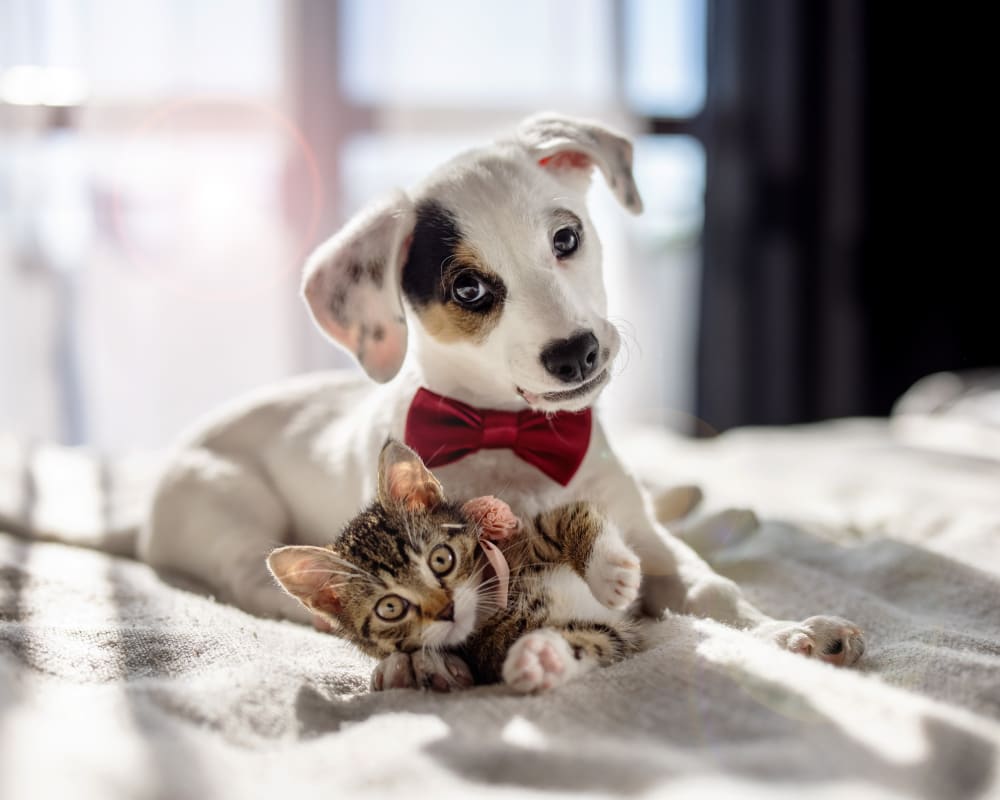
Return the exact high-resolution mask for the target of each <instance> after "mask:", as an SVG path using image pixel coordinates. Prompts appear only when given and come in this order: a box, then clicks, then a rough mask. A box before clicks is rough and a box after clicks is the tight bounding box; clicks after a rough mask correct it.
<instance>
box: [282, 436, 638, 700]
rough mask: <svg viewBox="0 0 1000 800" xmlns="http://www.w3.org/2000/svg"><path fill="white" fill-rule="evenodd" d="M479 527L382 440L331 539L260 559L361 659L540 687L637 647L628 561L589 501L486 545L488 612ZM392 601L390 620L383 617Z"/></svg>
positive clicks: (634, 584) (631, 562) (413, 462)
mask: <svg viewBox="0 0 1000 800" xmlns="http://www.w3.org/2000/svg"><path fill="white" fill-rule="evenodd" d="M479 533H480V531H479V530H478V529H477V527H476V525H475V524H474V522H472V521H470V520H469V519H468V518H467V517H466V515H465V514H464V512H463V511H462V507H461V506H460V505H457V504H454V503H450V502H448V501H447V500H445V499H444V498H443V496H442V494H441V490H440V485H439V484H438V483H437V481H436V480H435V479H434V478H433V476H432V475H431V474H430V472H428V471H427V470H426V469H425V468H424V466H423V464H422V463H421V462H420V460H419V457H418V456H417V455H416V454H415V453H413V452H412V451H411V450H409V449H408V448H406V447H405V446H404V445H401V444H399V443H398V442H389V443H388V444H387V445H386V448H385V450H383V455H382V459H381V464H380V476H379V492H378V497H377V498H376V500H375V501H374V502H373V503H372V504H371V505H370V506H369V507H368V508H366V509H365V510H364V511H363V512H362V513H360V514H359V515H358V516H357V517H355V518H354V519H353V520H352V521H351V522H350V523H349V524H348V525H347V527H346V528H345V529H344V531H343V532H342V533H341V535H340V536H339V537H338V538H337V540H336V541H335V542H334V543H333V544H332V545H330V546H329V547H328V548H314V547H285V548H281V549H279V550H276V551H275V552H274V553H272V555H271V556H270V557H269V559H268V564H269V566H270V567H271V570H272V572H273V573H274V575H275V577H276V578H277V579H278V581H279V582H280V583H281V584H282V586H284V587H285V589H286V590H287V591H288V592H289V593H290V594H292V595H293V596H294V597H296V598H298V599H299V600H300V602H302V603H303V604H304V605H306V606H307V607H308V608H310V609H312V610H313V611H315V612H316V613H317V614H320V615H322V616H323V617H325V618H326V619H328V620H329V621H330V622H331V623H332V625H333V629H334V633H336V634H338V635H340V636H342V637H344V638H346V639H348V640H349V641H351V642H352V643H354V644H355V645H356V646H358V647H359V648H360V649H361V650H363V651H364V652H366V653H368V654H369V655H371V656H373V657H376V658H383V657H386V656H388V655H390V654H392V653H396V652H410V653H412V652H416V651H420V650H448V651H450V652H453V653H457V654H459V655H461V656H462V657H463V658H464V659H465V660H466V662H467V663H468V665H469V667H470V668H471V670H472V672H473V675H474V677H475V679H476V682H477V683H493V682H497V681H501V680H504V681H506V682H507V683H510V684H511V685H512V686H514V688H517V689H520V690H522V691H531V690H534V689H539V688H547V687H549V686H553V685H557V684H559V683H561V682H563V681H564V680H567V679H569V678H570V677H572V676H573V675H576V674H579V673H580V672H584V671H587V670H589V669H591V668H593V667H596V666H606V665H608V664H611V663H614V662H615V661H619V660H621V659H622V658H625V657H626V656H628V655H631V654H632V653H635V652H636V651H637V650H638V649H639V648H640V646H641V639H640V635H639V627H638V624H637V623H636V622H634V621H633V620H632V619H631V618H630V617H629V616H628V615H627V614H626V611H625V607H627V606H628V605H629V604H630V603H631V601H632V600H634V599H635V595H636V593H637V591H638V582H639V571H638V566H639V562H638V559H637V558H636V557H635V556H634V554H632V552H631V551H630V550H629V549H628V548H627V546H626V545H625V544H624V542H623V541H622V540H621V537H620V535H619V534H618V532H617V531H616V530H615V529H614V528H613V527H612V526H610V525H609V523H608V522H607V520H606V519H605V518H604V517H603V516H602V515H601V514H600V513H598V511H597V510H596V509H594V508H593V507H592V506H590V505H589V504H586V503H572V504H569V505H565V506H560V507H558V508H555V509H551V510H549V511H546V512H543V513H541V514H538V515H537V516H536V517H535V518H534V519H531V520H522V526H521V530H520V532H519V533H518V534H517V535H516V536H515V537H514V538H513V540H512V541H511V542H509V543H502V544H500V547H501V549H502V550H503V553H504V555H505V557H506V559H507V561H508V563H509V565H510V571H511V578H510V593H509V599H508V602H507V605H506V607H505V608H502V609H497V608H496V605H495V604H494V603H493V602H492V594H493V592H492V590H493V588H494V584H495V582H496V580H497V579H496V578H495V577H490V574H491V571H490V569H489V564H488V562H487V560H486V558H485V557H484V555H483V553H482V550H481V549H480V547H479ZM449 553H450V557H451V558H452V561H451V562H449V563H450V567H448V568H447V570H444V569H443V565H444V564H445V562H448V561H449V555H448V554H449ZM437 573H440V574H437ZM386 598H389V599H388V600H387V599H386ZM400 603H401V604H402V606H405V611H404V612H403V613H402V615H401V616H400V618H399V619H385V618H384V617H386V616H389V617H394V616H395V615H396V614H397V613H398V612H399V610H400V607H401V606H400ZM380 604H382V605H380ZM386 611H388V612H390V613H388V614H386V613H385V612H386ZM380 612H381V613H380Z"/></svg>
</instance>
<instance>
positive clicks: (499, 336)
mask: <svg viewBox="0 0 1000 800" xmlns="http://www.w3.org/2000/svg"><path fill="white" fill-rule="evenodd" d="M595 167H596V168H597V169H598V170H600V172H601V173H602V174H603V175H604V178H605V180H606V181H607V182H608V185H609V186H610V187H611V190H612V191H613V192H614V195H615V197H616V198H617V199H618V200H619V201H620V202H621V204H622V205H623V206H624V207H625V208H626V209H628V210H629V211H631V212H633V213H638V212H639V211H641V209H642V202H641V200H640V198H639V192H638V190H637V189H636V185H635V182H634V180H633V177H632V146H631V144H630V143H629V141H628V140H626V139H625V138H623V137H622V136H619V135H618V134H616V133H614V132H612V131H610V130H608V129H606V128H604V127H602V126H600V125H598V124H595V123H593V122H589V121H584V120H576V119H569V118H566V117H561V116H555V115H540V116H536V117H532V118H530V119H528V120H526V121H525V122H524V123H523V124H522V125H521V126H520V127H519V129H518V130H517V132H516V134H515V135H514V136H512V137H510V138H508V139H504V140H501V141H498V142H495V143H493V144H491V145H489V146H486V147H483V148H481V149H478V150H473V151H471V152H468V153H465V154H463V155H460V156H458V157H457V158H455V159H453V160H451V161H449V162H448V163H446V164H445V165H444V166H442V167H441V168H440V169H438V170H437V171H436V172H435V173H433V174H432V175H431V176H430V177H429V178H428V179H427V180H426V181H425V182H424V183H423V184H422V185H420V186H418V187H417V188H416V189H415V190H414V191H412V192H410V193H404V192H402V191H399V192H396V193H395V194H393V195H392V196H390V197H389V198H387V199H385V200H383V201H382V202H380V203H377V204H375V205H373V206H372V207H370V208H368V209H367V210H365V211H363V212H362V213H360V214H359V215H358V216H357V217H356V218H355V219H353V220H351V221H350V222H349V223H348V224H347V225H346V226H345V227H344V228H343V230H341V231H340V232H339V233H338V234H336V235H335V236H334V237H333V238H331V239H330V240H329V241H327V242H326V243H324V244H323V245H322V246H320V247H319V248H318V249H317V251H316V252H315V253H314V254H313V255H312V256H311V258H310V259H309V261H308V263H307V265H306V268H305V277H304V282H303V293H304V296H305V299H306V301H307V303H308V305H309V309H310V311H311V313H312V316H313V319H314V320H315V321H316V323H317V324H318V325H319V327H320V328H321V329H322V331H323V332H324V333H325V334H326V335H327V336H328V337H329V338H330V339H331V340H333V341H334V342H336V343H337V344H339V345H341V346H343V347H345V348H347V349H348V350H349V351H350V352H351V353H353V354H354V356H355V357H356V358H357V360H358V362H359V363H360V365H361V366H362V367H363V368H364V370H365V372H366V373H367V374H368V376H370V377H371V378H373V379H374V380H375V381H377V383H373V382H372V381H370V380H367V379H365V378H364V377H363V376H360V375H353V374H351V375H342V374H333V375H322V376H313V377H306V378H302V379H297V380H293V381H290V382H288V383H285V384H283V385H280V386H276V387H274V388H272V389H270V390H268V391H265V392H262V393H259V394H257V395H256V396H254V397H251V398H248V399H247V400H245V401H243V402H241V403H237V404H236V405H234V406H232V407H230V408H228V409H227V410H225V411H224V412H223V413H222V414H220V415H218V416H216V417H215V418H214V419H213V420H211V421H209V422H208V423H207V424H205V425H203V426H201V427H200V429H199V430H198V431H197V433H195V434H194V435H193V436H191V437H190V438H188V439H187V440H186V441H185V442H184V443H183V444H182V445H181V446H180V448H179V449H178V450H177V451H176V453H175V455H174V456H173V458H172V461H171V464H170V466H169V468H168V470H167V471H166V473H165V475H164V476H163V478H162V480H161V482H160V485H159V487H158V489H157V492H156V495H155V500H154V503H153V506H152V510H151V513H150V516H149V518H148V522H147V524H146V526H145V527H144V529H143V531H142V533H141V535H140V541H139V548H138V550H139V554H140V557H141V558H143V559H144V560H145V561H147V562H148V563H150V564H152V565H154V566H156V567H161V568H167V569H171V570H177V571H180V572H182V573H186V574H188V575H191V576H194V577H196V578H198V579H200V580H201V581H203V582H205V583H206V584H208V585H209V586H210V587H211V588H212V589H213V590H214V591H215V592H216V593H217V595H218V596H219V597H220V598H222V599H225V600H227V601H229V602H232V603H235V604H237V605H239V606H240V607H242V608H244V609H246V610H248V611H251V612H253V613H256V614H262V615H272V616H273V615H280V616H286V617H289V618H297V619H302V618H303V611H302V609H301V607H300V606H298V605H297V604H295V603H294V601H292V600H291V599H290V598H288V597H286V596H285V595H283V594H282V593H281V592H280V591H279V590H278V588H277V587H276V586H274V585H273V584H272V581H271V578H270V576H269V574H268V572H267V569H266V567H265V557H266V556H267V554H268V552H269V551H270V550H271V549H272V548H274V547H276V546H277V545H280V544H286V543H291V542H294V543H300V544H311V545H324V544H327V543H329V542H330V541H331V540H332V539H333V537H334V536H335V535H336V533H337V532H338V530H339V529H340V527H341V526H342V525H344V524H345V523H346V522H347V521H348V520H349V519H350V518H351V517H352V516H353V515H354V514H356V513H357V511H358V510H359V508H360V507H361V506H362V504H364V503H366V502H367V501H369V500H370V499H371V498H372V497H373V496H374V493H375V481H376V476H377V464H378V454H379V451H380V449H381V447H382V445H383V443H384V442H385V440H386V438H387V437H389V436H392V437H396V438H398V439H404V440H406V441H407V442H408V443H410V444H411V446H414V448H415V449H417V450H418V452H420V454H421V455H422V456H423V457H424V460H425V461H427V462H428V466H430V467H432V468H434V471H435V474H436V475H437V477H438V478H439V479H440V481H441V483H442V484H443V486H444V488H445V492H446V494H447V495H448V496H449V497H455V498H464V497H474V496H477V495H484V494H498V495H501V496H502V497H503V499H505V500H506V501H508V502H509V503H510V505H511V506H512V507H513V508H514V510H515V511H516V512H518V513H520V514H530V513H534V512H536V511H538V510H541V509H544V508H547V507H552V506H555V505H556V504H558V503H565V502H569V501H572V500H577V499H583V500H589V501H591V502H594V503H596V504H597V505H598V506H599V507H601V508H602V509H603V510H604V511H605V512H606V513H607V514H608V515H609V517H610V518H611V519H612V520H613V521H614V522H615V523H616V524H617V526H618V527H619V528H620V529H621V531H622V532H623V534H624V536H625V538H626V540H627V541H628V543H629V544H630V545H631V547H632V548H633V549H634V550H635V551H636V553H637V554H638V555H639V556H640V558H641V560H642V565H643V573H644V574H645V575H646V576H647V580H646V582H645V587H644V603H645V605H646V608H647V609H648V610H652V611H658V610H662V609H663V608H664V607H670V608H672V609H674V610H677V611H682V612H685V613H691V614H696V615H705V616H711V617H714V618H716V619H719V620H722V621H724V622H727V623H731V624H734V625H738V626H741V627H753V628H756V629H758V630H760V631H761V632H762V635H766V636H767V637H768V638H770V639H772V640H773V641H776V642H778V643H779V644H782V645H784V646H787V647H788V648H790V649H794V650H797V651H801V652H804V653H806V654H810V655H815V656H817V657H825V658H826V659H827V660H831V661H835V662H839V663H845V662H846V663H851V662H853V661H854V660H855V659H856V658H857V656H858V655H859V654H860V648H862V647H863V642H862V640H861V638H860V635H859V634H858V632H857V631H856V629H855V628H854V626H852V625H850V623H846V622H845V621H843V620H838V619H837V618H832V617H825V618H812V619H811V620H807V621H806V622H804V623H775V622H774V621H773V620H771V619H770V618H768V617H766V616H765V615H764V614H762V613H761V612H759V611H758V610H757V609H755V608H754V607H753V606H751V605H750V604H749V603H748V602H746V601H745V600H744V599H743V598H742V596H741V594H740V592H739V590H738V589H737V587H736V586H735V585H734V584H733V583H732V582H731V581H729V580H727V579H724V578H722V577H720V576H718V575H716V574H715V573H713V572H712V570H711V569H710V568H709V567H708V565H706V564H705V563H704V562H703V561H702V560H701V559H700V558H699V557H698V556H697V555H696V554H695V553H694V552H693V551H692V550H691V549H690V548H689V547H687V546H686V545H685V544H684V543H682V542H681V541H680V540H678V539H676V538H675V537H673V536H671V535H670V534H669V533H668V532H667V531H666V530H664V529H662V528H661V527H659V526H658V525H657V523H656V522H655V521H654V519H653V517H652V515H651V512H650V508H649V505H648V503H647V500H646V498H645V497H644V496H643V494H642V492H641V491H640V489H639V487H638V486H637V484H636V482H635V481H634V480H633V478H632V477H631V476H630V475H628V474H627V473H626V471H625V470H624V469H623V467H622V465H621V464H620V462H619V461H618V459H617V458H616V457H615V454H614V453H613V451H612V450H611V447H610V446H609V444H608V441H607V439H606V438H605V435H604V431H603V430H602V428H601V426H600V424H599V423H598V422H597V421H596V420H591V417H590V412H589V410H587V409H589V407H590V405H591V404H592V403H593V402H594V400H595V399H596V397H597V396H598V394H599V393H600V392H601V389H602V388H603V387H604V386H605V385H606V383H607V381H608V378H609V374H610V369H611V365H612V362H613V361H614V359H615V356H616V355H617V353H618V349H619V344H620V342H619V336H618V332H617V331H616V329H615V327H614V326H613V325H612V324H611V323H610V322H609V321H608V319H607V318H606V316H605V315H606V310H607V309H606V306H607V302H606V297H605V290H604V284H603V279H602V257H601V244H600V242H599V241H598V238H597V232H596V231H595V230H594V227H593V225H592V224H591V221H590V218H589V217H588V215H587V207H586V202H585V196H586V190H587V187H588V184H589V181H590V175H591V172H592V170H593V169H594V168H595ZM404 360H405V362H406V363H405V365H404ZM421 389H423V390H425V391H420V392H419V396H418V397H417V398H416V400H415V396H416V395H418V390H421ZM428 391H429V392H430V393H431V394H428V393H427V392H428ZM411 406H412V407H411ZM503 412H508V413H503ZM533 412H544V413H541V414H535V413H533ZM572 412H579V413H572ZM518 426H521V428H522V429H523V430H520V431H519V430H518ZM529 429H530V430H529ZM733 519H736V520H742V521H743V522H747V523H750V524H753V523H752V515H749V514H747V515H744V516H743V517H739V515H736V516H734V517H733ZM648 576H659V577H658V578H656V579H651V578H649V577H648Z"/></svg>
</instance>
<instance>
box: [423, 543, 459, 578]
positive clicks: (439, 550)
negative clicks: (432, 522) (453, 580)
mask: <svg viewBox="0 0 1000 800" xmlns="http://www.w3.org/2000/svg"><path fill="white" fill-rule="evenodd" d="M427 563H428V564H429V565H430V568H431V572H433V573H434V574H435V575H437V576H438V577H439V578H443V577H444V576H445V575H447V574H448V573H449V572H451V571H452V570H453V569H455V551H454V550H452V549H451V548H450V547H448V545H446V544H439V545H438V546H437V547H435V548H434V549H433V550H431V554H430V556H429V557H428V558H427Z"/></svg>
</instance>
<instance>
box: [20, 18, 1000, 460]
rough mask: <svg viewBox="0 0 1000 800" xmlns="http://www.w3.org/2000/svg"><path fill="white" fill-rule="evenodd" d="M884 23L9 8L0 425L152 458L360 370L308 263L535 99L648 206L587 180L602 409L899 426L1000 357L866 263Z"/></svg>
mask: <svg viewBox="0 0 1000 800" xmlns="http://www.w3.org/2000/svg"><path fill="white" fill-rule="evenodd" d="M870 16H871V14H870V10H869V8H868V5H867V4H865V3H864V2H861V0H812V1H811V2H796V1H795V0H759V1H757V2H753V3H745V2H740V0H502V1H501V0H478V1H471V2H470V1H468V0H421V1H418V0H339V2H334V1H333V0H211V1H210V2H206V0H0V429H6V430H12V431H14V432H16V433H20V434H24V435H27V436H32V437H41V438H44V439H48V440H56V441H61V442H64V443H67V444H93V445H97V446H100V447H102V448H105V449H107V450H110V451H120V450H128V449H134V448H139V447H151V446H152V447H158V446H162V445H163V444H165V443H167V442H169V441H170V439H171V438H172V437H173V436H175V435H176V433H177V432H178V431H179V430H180V429H182V428H183V427H185V426H186V425H187V424H189V423H190V422H191V421H192V420H193V419H194V418H195V417H196V416H197V415H199V414H201V413H203V412H205V411H207V410H209V409H211V408H212V407H213V406H215V405H217V404H218V403H219V402H222V401H225V400H227V399H228V398H231V397H232V396H234V395H236V394H238V393H239V392H241V391H244V390H246V389H249V388H252V387H255V386H258V385H260V384H263V383H266V382H268V381H272V380H274V379H277V378H280V377H282V376H285V375H290V374H295V373H299V372H303V371H306V370H312V369H321V368H328V367H341V366H348V365H349V364H350V361H349V359H348V358H347V357H346V356H345V355H343V354H342V353H340V352H338V351H337V350H336V349H335V348H334V347H332V346H330V345H329V344H327V343H326V342H325V341H324V340H323V339H322V338H321V337H320V335H319V334H318V333H317V332H316V331H315V330H314V329H313V328H312V325H311V323H310V322H309V321H308V318H307V314H306V310H305V307H304V305H303V304H302V303H301V301H300V300H299V298H298V295H297V287H298V271H299V268H300V266H301V264H302V262H303V260H304V257H305V255H306V254H307V253H308V252H309V250H310V249H311V248H312V247H313V246H315V245H316V244H318V243H319V242H320V241H322V240H323V239H324V238H326V237H327V236H329V235H330V234H331V233H333V232H334V231H335V230H336V229H337V227H338V226H339V225H341V224H342V223H343V222H344V221H345V220H346V219H347V218H348V217H349V216H350V215H351V214H352V213H353V212H355V211H356V210H358V209H359V208H360V207H361V206H362V205H363V204H365V203H366V202H368V201H370V200H372V199H374V198H376V197H377V196H378V195H379V194H380V193H382V192H384V191H386V190H387V189H389V188H391V187H394V186H403V187H405V186H407V185H410V184H412V183H413V182H415V181H416V180H418V179H419V178H420V177H422V176H423V175H424V174H425V173H426V172H427V171H428V170H430V169H431V168H432V167H434V166H435V165H437V164H438V163H440V162H441V161H443V160H445V159H447V158H448V157H450V156H451V155H453V154H454V153H455V152H457V151H458V150H459V149H461V148H464V147H468V146H473V145H477V144H481V143H483V142H484V141H487V140H488V139H489V138H491V137H492V136H494V135H496V134H498V133H500V132H503V131H504V130H505V129H508V128H509V127H511V126H512V125H514V124H515V123H516V122H517V121H518V120H519V119H520V118H521V117H523V116H525V115H527V114H530V113H533V112H535V111H538V110H544V109H552V110H559V111H562V112H565V113H569V114H579V115H586V116H591V117H597V118H600V119H602V120H604V121H606V122H607V123H608V124H610V125H613V126H617V127H619V128H621V129H623V130H625V131H627V132H629V133H630V134H631V135H633V136H634V137H635V139H636V144H637V148H636V178H637V181H638V184H639V187H640V189H641V191H642V193H643V196H644V199H645V202H646V212H645V214H644V215H643V216H641V217H639V218H636V219H630V218H627V215H626V214H625V213H624V212H622V211H621V210H620V209H618V208H617V207H616V206H615V204H614V201H613V199H612V198H611V197H610V195H609V194H608V193H607V191H606V189H605V187H604V186H603V185H601V184H600V181H599V180H596V181H595V186H594V189H593V209H594V219H595V223H596V225H597V226H598V229H599V231H600V233H601V236H602V239H603V241H604V244H605V250H606V278H607V282H608V289H609V295H610V302H611V307H612V308H611V314H612V316H613V317H614V319H615V321H616V322H618V323H619V324H620V325H621V326H622V327H623V329H624V330H625V331H626V334H627V340H628V342H627V348H626V352H625V353H624V354H623V357H622V360H621V363H620V364H619V365H618V375H617V377H616V379H615V381H613V383H612V386H611V388H610V389H609V390H608V391H607V392H606V394H605V396H604V397H603V398H602V401H601V405H602V406H603V409H604V413H605V414H607V415H609V416H613V417H616V418H620V419H627V420H632V421H642V422H657V423H663V424H666V425H669V426H670V427H672V428H674V429H676V430H680V431H683V432H687V433H692V434H697V435H710V434H712V433H714V432H717V431H721V430H725V429H727V428H730V427H732V426H735V425H742V424H761V423H766V424H783V423H793V422H802V421H809V420H814V419H821V418H825V417H834V416H844V415H854V414H885V413H887V412H888V411H889V410H890V408H891V405H892V402H893V400H894V399H895V398H896V397H898V396H899V395H900V394H901V393H902V392H903V391H904V390H905V389H906V388H907V387H908V386H909V385H910V384H911V383H912V382H913V381H914V380H916V379H917V378H919V377H921V376H922V375H924V374H927V373H929V372H933V371H936V370H939V369H950V368H958V367H966V366H978V365H981V364H985V363H989V362H990V361H997V362H1000V356H998V355H997V353H996V341H997V337H995V336H994V337H992V338H991V337H983V336H981V335H980V333H981V330H980V328H978V327H976V326H977V325H981V324H982V322H981V321H979V320H978V319H977V318H976V317H975V315H971V316H970V315H968V314H964V313H962V312H961V311H960V305H961V303H960V301H961V298H960V297H959V296H958V295H955V296H954V297H952V296H951V295H950V294H949V291H950V290H949V289H948V288H947V287H946V286H944V285H940V284H935V283H927V282H923V283H916V284H915V283H914V281H913V279H912V275H911V274H910V273H909V272H908V269H909V265H908V264H906V263H901V261H902V259H895V258H885V259H883V258H881V257H880V258H879V259H878V263H876V259H875V257H874V252H875V251H874V248H873V231H874V230H875V229H876V228H877V227H878V225H877V222H878V215H877V214H876V213H875V211H874V209H876V208H877V206H876V203H875V193H874V189H873V187H874V186H875V185H876V182H875V181H873V175H875V174H876V166H877V161H876V159H875V158H874V157H873V152H874V151H873V142H874V141H875V139H874V137H873V135H872V134H873V122H872V120H873V115H874V109H873V104H872V100H871V91H870V85H871V72H872V67H871V58H870V56H871V52H872V47H871V40H872V22H871V19H870ZM963 291H964V290H963ZM951 301H954V302H951ZM942 309H943V310H942Z"/></svg>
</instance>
